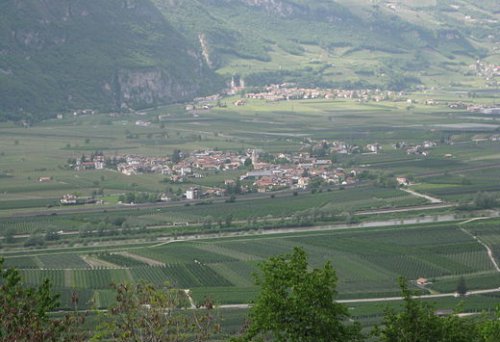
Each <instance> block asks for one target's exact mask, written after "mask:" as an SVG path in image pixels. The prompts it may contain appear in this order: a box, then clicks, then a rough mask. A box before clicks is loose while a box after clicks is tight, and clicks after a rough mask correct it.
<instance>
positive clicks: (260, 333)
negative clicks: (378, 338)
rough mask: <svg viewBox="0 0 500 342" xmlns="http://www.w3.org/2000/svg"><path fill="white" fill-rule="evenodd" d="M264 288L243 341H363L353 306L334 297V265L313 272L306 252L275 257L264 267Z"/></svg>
mask: <svg viewBox="0 0 500 342" xmlns="http://www.w3.org/2000/svg"><path fill="white" fill-rule="evenodd" d="M260 268H261V271H262V275H261V276H260V277H258V279H257V284H258V285H260V286H261V292H260V295H259V297H258V298H257V300H256V302H255V305H254V306H253V307H252V308H251V311H250V325H249V327H248V330H247V332H246V333H245V335H244V336H243V337H242V338H241V340H244V341H249V340H253V339H257V338H266V337H269V338H272V339H273V340H276V341H301V342H307V341H311V342H313V341H314V342H321V341H329V342H332V341H342V342H347V341H361V340H362V336H361V333H360V327H359V325H357V324H349V323H348V322H347V319H348V317H349V315H348V312H347V308H346V307H345V306H343V305H341V304H339V303H336V302H335V301H334V299H335V296H336V290H335V288H336V284H337V277H336V275H335V271H334V270H333V268H332V266H331V264H330V263H329V262H327V263H326V264H325V265H324V266H323V267H322V268H320V269H314V270H312V271H308V262H307V257H306V253H305V252H304V250H303V249H301V248H297V247H296V248H295V249H294V250H293V253H292V254H287V255H282V256H277V257H273V258H270V259H269V260H268V261H266V262H264V263H262V264H261V266H260Z"/></svg>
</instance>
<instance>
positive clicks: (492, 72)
mask: <svg viewBox="0 0 500 342" xmlns="http://www.w3.org/2000/svg"><path fill="white" fill-rule="evenodd" d="M469 69H471V70H472V71H474V72H475V73H476V76H479V77H484V78H485V79H486V80H487V81H490V80H493V79H495V77H499V76H500V65H497V64H491V63H485V62H483V61H481V60H477V61H476V63H474V64H471V65H470V66H469Z"/></svg>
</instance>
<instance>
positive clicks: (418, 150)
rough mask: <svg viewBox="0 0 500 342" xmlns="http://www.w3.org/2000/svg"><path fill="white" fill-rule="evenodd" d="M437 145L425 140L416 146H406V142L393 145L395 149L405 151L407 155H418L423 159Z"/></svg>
mask: <svg viewBox="0 0 500 342" xmlns="http://www.w3.org/2000/svg"><path fill="white" fill-rule="evenodd" d="M436 146H437V143H436V142H434V141H430V140H426V141H424V142H422V143H421V144H417V145H412V144H406V142H404V141H402V142H398V143H396V144H394V145H393V147H394V148H395V149H400V150H404V151H406V153H407V154H414V155H420V156H424V157H428V156H429V154H430V152H429V150H430V149H432V148H433V147H436Z"/></svg>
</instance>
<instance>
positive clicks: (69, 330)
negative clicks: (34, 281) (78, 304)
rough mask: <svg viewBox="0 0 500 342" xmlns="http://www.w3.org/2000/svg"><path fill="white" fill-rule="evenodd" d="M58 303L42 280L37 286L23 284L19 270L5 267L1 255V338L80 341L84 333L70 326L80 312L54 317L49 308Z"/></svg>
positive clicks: (46, 282) (11, 339)
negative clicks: (58, 317) (51, 315)
mask: <svg viewBox="0 0 500 342" xmlns="http://www.w3.org/2000/svg"><path fill="white" fill-rule="evenodd" d="M58 306H59V303H58V295H55V294H53V293H52V290H51V285H50V282H49V281H48V280H45V281H44V282H43V283H42V284H41V285H39V286H38V287H35V288H32V287H27V286H26V285H25V284H23V282H22V280H21V276H20V274H19V271H18V270H16V269H14V268H9V269H4V268H3V259H2V258H0V341H30V342H38V341H40V342H42V341H73V342H76V341H81V340H83V335H82V334H81V333H80V331H76V330H75V329H73V328H74V327H75V326H76V325H79V324H81V323H82V320H83V319H84V317H83V316H79V315H78V314H70V315H66V316H65V317H64V318H61V319H54V318H51V317H50V316H49V312H50V311H53V310H55V309H56V308H57V307H58Z"/></svg>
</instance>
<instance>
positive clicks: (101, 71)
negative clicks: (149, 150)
mask: <svg viewBox="0 0 500 342" xmlns="http://www.w3.org/2000/svg"><path fill="white" fill-rule="evenodd" d="M0 9H1V10H0V56H1V57H0V112H9V113H10V112H19V113H28V112H29V113H33V114H35V113H36V114H35V115H38V113H44V114H46V115H51V114H52V115H53V114H55V113H56V112H57V111H63V110H70V109H76V108H96V109H100V110H117V109H120V108H142V107H148V106H152V105H158V104H167V103H171V102H177V101H181V100H187V99H190V98H192V97H195V96H198V95H201V94H203V93H206V92H210V91H215V89H216V88H217V85H219V83H218V79H217V77H216V76H215V75H214V74H213V73H212V71H210V69H209V68H208V66H207V65H206V62H205V61H204V59H203V55H202V51H201V49H200V48H199V47H198V46H196V45H194V44H192V43H189V42H188V41H187V40H186V39H185V37H183V36H182V35H181V34H180V33H178V32H177V31H176V30H175V29H174V28H173V27H172V26H171V25H170V24H169V23H168V22H167V21H166V19H165V17H164V16H163V15H162V14H161V13H160V12H159V11H158V9H157V8H156V7H155V5H154V4H152V3H151V2H150V0H106V1H101V0H5V1H4V2H3V3H2V4H1V5H0Z"/></svg>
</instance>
